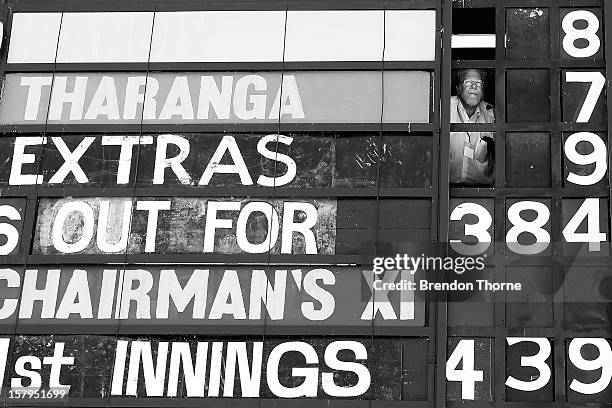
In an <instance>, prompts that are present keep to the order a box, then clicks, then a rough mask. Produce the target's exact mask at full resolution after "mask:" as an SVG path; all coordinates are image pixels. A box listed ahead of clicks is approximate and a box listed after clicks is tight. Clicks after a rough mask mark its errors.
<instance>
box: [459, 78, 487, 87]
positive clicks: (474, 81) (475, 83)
mask: <svg viewBox="0 0 612 408" xmlns="http://www.w3.org/2000/svg"><path fill="white" fill-rule="evenodd" d="M463 85H464V86H475V87H476V88H482V86H483V85H484V82H483V81H481V80H480V79H466V80H465V81H463Z"/></svg>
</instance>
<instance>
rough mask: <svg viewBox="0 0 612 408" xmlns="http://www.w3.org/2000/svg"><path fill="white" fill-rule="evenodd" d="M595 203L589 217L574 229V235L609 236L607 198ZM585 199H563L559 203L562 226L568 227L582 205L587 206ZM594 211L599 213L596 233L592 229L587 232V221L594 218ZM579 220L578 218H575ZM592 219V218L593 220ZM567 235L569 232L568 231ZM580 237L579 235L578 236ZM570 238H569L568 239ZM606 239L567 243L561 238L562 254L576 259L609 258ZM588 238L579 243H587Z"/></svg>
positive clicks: (599, 199)
mask: <svg viewBox="0 0 612 408" xmlns="http://www.w3.org/2000/svg"><path fill="white" fill-rule="evenodd" d="M596 200H597V202H596V203H595V202H593V204H590V205H592V207H591V209H590V211H591V212H590V215H588V216H587V217H585V219H582V221H581V222H580V225H579V226H578V228H577V229H576V231H575V233H576V234H586V233H596V232H600V233H604V234H605V235H606V237H609V236H610V228H609V225H610V224H609V221H608V218H609V217H608V214H609V212H608V209H609V206H608V199H607V198H598V199H596ZM585 203H586V201H585V199H582V198H565V199H563V201H562V203H561V210H562V225H564V226H565V225H568V223H569V222H570V221H571V220H572V219H574V218H575V217H576V214H577V213H578V211H579V209H580V208H581V207H582V206H583V205H589V204H588V203H586V204H585ZM589 203H590V202H589ZM595 211H599V223H598V224H597V231H594V230H593V229H591V230H589V225H588V223H589V221H591V218H592V217H595ZM577 219H580V218H577ZM593 219H594V218H593ZM591 222H592V221H591ZM568 233H569V230H568ZM578 237H580V235H578ZM570 238H571V237H570ZM607 239H608V238H606V239H604V238H603V237H601V238H598V240H601V241H600V242H588V243H587V242H567V239H565V238H563V254H564V255H567V256H573V257H578V258H585V257H589V256H599V257H603V256H609V255H610V247H609V245H608V243H607V242H608V241H607ZM587 240H588V238H584V235H583V238H582V239H581V241H587Z"/></svg>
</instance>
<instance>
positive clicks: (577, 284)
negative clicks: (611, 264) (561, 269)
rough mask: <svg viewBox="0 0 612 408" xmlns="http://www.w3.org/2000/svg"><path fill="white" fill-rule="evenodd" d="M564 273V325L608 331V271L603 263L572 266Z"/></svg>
mask: <svg viewBox="0 0 612 408" xmlns="http://www.w3.org/2000/svg"><path fill="white" fill-rule="evenodd" d="M565 274H566V275H565V280H564V282H563V300H564V305H563V306H564V312H565V327H566V328H568V329H572V330H575V331H580V332H589V331H591V330H593V329H602V330H605V331H606V332H607V333H608V335H610V324H611V323H612V321H611V318H610V317H611V311H612V309H611V308H612V271H610V270H609V268H606V267H580V266H572V267H570V268H568V269H567V270H566V271H565Z"/></svg>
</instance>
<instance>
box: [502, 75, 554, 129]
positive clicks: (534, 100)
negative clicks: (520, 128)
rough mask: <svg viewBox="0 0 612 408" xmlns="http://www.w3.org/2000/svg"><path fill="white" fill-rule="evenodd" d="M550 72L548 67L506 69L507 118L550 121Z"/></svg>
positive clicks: (511, 119) (525, 120)
mask: <svg viewBox="0 0 612 408" xmlns="http://www.w3.org/2000/svg"><path fill="white" fill-rule="evenodd" d="M550 103H551V102H550V72H549V70H547V69H510V70H507V71H506V120H507V121H508V122H548V121H550Z"/></svg>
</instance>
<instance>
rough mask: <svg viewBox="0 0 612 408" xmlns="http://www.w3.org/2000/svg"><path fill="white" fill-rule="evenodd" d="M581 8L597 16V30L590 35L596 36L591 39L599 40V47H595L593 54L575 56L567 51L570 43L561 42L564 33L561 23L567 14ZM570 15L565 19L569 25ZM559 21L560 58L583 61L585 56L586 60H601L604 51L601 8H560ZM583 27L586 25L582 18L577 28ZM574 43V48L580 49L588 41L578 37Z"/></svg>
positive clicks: (576, 25)
mask: <svg viewBox="0 0 612 408" xmlns="http://www.w3.org/2000/svg"><path fill="white" fill-rule="evenodd" d="M582 10H584V11H586V12H590V13H592V14H593V15H594V16H595V17H596V18H597V20H598V22H599V27H598V28H597V30H596V31H595V32H594V33H592V34H591V35H594V36H596V37H597V39H593V41H594V42H597V41H599V47H597V51H596V52H595V53H594V54H593V55H590V56H588V57H575V56H572V55H570V53H568V48H569V47H570V45H569V44H568V41H566V44H565V45H564V43H563V41H564V38H565V35H566V33H565V30H563V27H562V26H561V23H562V22H563V20H564V19H565V18H566V16H567V15H568V14H570V13H572V12H575V11H578V12H581V11H582ZM579 15H580V14H578V15H575V16H579ZM571 17H572V16H570V17H568V20H566V21H568V23H567V24H568V25H569V21H570V20H571ZM559 21H560V27H559V45H560V56H561V58H562V59H564V60H571V59H573V60H576V59H581V60H583V61H584V60H587V58H588V60H593V61H596V60H602V59H603V57H604V53H603V50H604V40H603V32H604V26H603V24H604V20H603V18H602V10H601V8H579V9H578V8H562V9H560V10H559ZM593 21H594V20H593ZM578 24H579V23H578V22H576V23H575V25H574V27H578ZM585 27H586V24H585V21H584V20H583V21H581V25H580V27H579V29H584V28H585ZM568 31H569V30H568ZM570 35H571V34H570ZM577 35H578V34H577ZM593 38H594V37H593ZM574 45H575V47H576V48H578V49H579V50H580V49H584V48H585V47H587V46H588V43H587V42H586V41H585V40H584V39H578V40H576V42H575V44H574ZM569 49H570V50H571V48H569ZM570 52H571V51H570ZM575 53H576V52H574V54H575Z"/></svg>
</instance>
